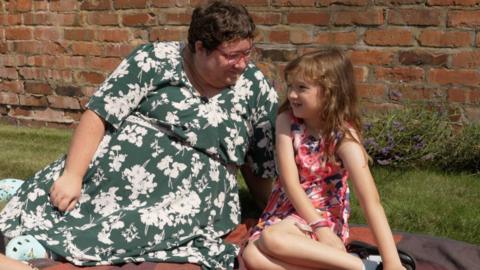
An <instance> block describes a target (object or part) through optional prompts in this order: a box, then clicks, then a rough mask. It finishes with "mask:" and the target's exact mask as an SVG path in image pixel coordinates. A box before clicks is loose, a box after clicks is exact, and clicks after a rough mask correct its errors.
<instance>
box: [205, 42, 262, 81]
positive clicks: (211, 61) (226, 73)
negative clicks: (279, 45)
mask: <svg viewBox="0 0 480 270" xmlns="http://www.w3.org/2000/svg"><path fill="white" fill-rule="evenodd" d="M252 47H253V41H252V40H251V39H238V40H234V41H231V42H224V43H222V44H220V45H219V46H218V48H216V49H214V50H213V51H211V52H207V50H206V49H205V48H204V47H203V46H201V45H199V46H197V47H196V50H197V52H196V57H197V60H198V63H199V64H200V65H201V67H199V70H198V71H199V73H200V74H201V76H202V77H203V79H204V80H205V81H206V82H207V83H209V84H210V85H211V86H214V87H217V88H224V87H227V86H229V85H233V84H235V82H236V81H237V79H238V78H239V77H240V75H241V74H242V73H243V71H244V70H245V68H246V67H247V65H248V62H249V59H250V54H251V51H252Z"/></svg>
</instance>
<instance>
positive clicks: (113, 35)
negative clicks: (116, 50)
mask: <svg viewBox="0 0 480 270" xmlns="http://www.w3.org/2000/svg"><path fill="white" fill-rule="evenodd" d="M96 34H97V38H96V40H99V41H106V42H126V41H128V40H129V39H130V38H129V34H130V32H129V31H128V30H121V29H109V30H97V31H96Z"/></svg>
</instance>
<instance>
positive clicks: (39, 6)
mask: <svg viewBox="0 0 480 270" xmlns="http://www.w3.org/2000/svg"><path fill="white" fill-rule="evenodd" d="M48 4H49V3H48V1H42V2H40V1H34V2H33V10H35V11H46V10H48Z"/></svg>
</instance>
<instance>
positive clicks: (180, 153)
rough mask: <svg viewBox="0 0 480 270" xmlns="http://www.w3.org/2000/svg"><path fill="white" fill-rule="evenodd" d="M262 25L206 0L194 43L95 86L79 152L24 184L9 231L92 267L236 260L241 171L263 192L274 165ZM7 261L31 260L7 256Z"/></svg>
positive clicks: (148, 53)
mask: <svg viewBox="0 0 480 270" xmlns="http://www.w3.org/2000/svg"><path fill="white" fill-rule="evenodd" d="M254 29H255V26H254V24H253V21H252V19H251V17H250V16H249V14H248V12H247V11H246V10H245V8H243V7H242V6H239V5H235V4H230V3H225V2H221V1H216V2H213V3H211V4H208V5H205V6H202V7H199V8H196V9H195V10H194V12H193V15H192V21H191V25H190V29H189V35H188V46H186V45H184V44H182V43H179V42H166V43H154V44H146V45H143V46H140V47H139V48H137V49H136V50H134V51H133V52H132V53H131V55H130V56H129V57H128V58H127V59H125V60H124V61H123V62H122V63H121V64H120V66H119V67H118V68H117V69H116V70H115V71H114V72H113V73H112V74H111V75H110V77H109V78H108V79H107V80H106V81H105V82H104V83H103V84H102V85H101V86H100V87H99V89H98V91H97V92H96V93H95V94H94V95H93V96H92V97H91V99H90V101H89V103H88V104H87V108H88V110H87V111H85V113H84V114H83V115H82V118H81V120H80V123H79V126H78V128H77V129H76V131H75V133H74V136H73V139H72V143H71V146H70V149H69V152H68V155H67V157H66V158H65V159H60V160H58V161H56V162H54V163H53V164H51V165H49V166H48V167H46V168H45V169H43V170H42V171H40V172H38V173H37V174H35V175H34V176H33V178H32V179H30V180H28V181H26V182H25V183H24V184H23V185H22V187H21V188H20V191H19V192H17V194H16V196H14V197H13V199H12V200H11V201H10V202H9V203H8V205H7V206H6V207H5V209H4V210H3V212H2V213H1V214H0V230H1V231H2V232H3V233H4V234H5V236H6V237H8V238H14V237H17V236H19V235H29V236H33V238H34V240H35V239H36V240H38V242H39V243H40V244H41V246H40V247H38V246H37V248H41V247H42V246H43V247H44V248H45V252H46V253H47V254H48V255H49V256H52V257H54V258H62V259H66V260H67V261H70V262H72V263H74V264H76V265H81V266H87V265H108V264H121V263H125V262H132V261H134V262H141V261H167V262H185V263H187V262H188V263H195V264H199V265H201V266H202V267H203V268H204V269H212V268H214V269H217V268H218V269H232V268H233V264H234V258H235V256H236V254H237V248H236V247H235V246H233V245H229V244H226V243H224V242H223V240H222V239H223V238H222V237H223V236H225V235H226V234H227V233H228V232H230V231H231V230H232V229H233V228H234V227H235V226H236V225H237V224H238V222H239V212H240V209H239V196H238V192H237V191H238V190H237V181H236V170H237V168H241V169H242V173H243V174H244V176H245V178H246V180H247V182H249V183H251V184H252V183H254V184H255V185H256V187H255V190H256V192H257V195H262V193H263V194H265V193H266V191H267V190H268V191H269V187H270V181H261V179H262V178H265V179H269V178H271V177H273V176H274V162H273V142H272V140H273V132H272V129H273V128H272V122H273V118H274V116H275V111H276V107H277V95H276V92H275V91H274V90H273V89H272V88H271V87H270V86H269V84H268V83H267V80H266V79H265V78H264V76H263V75H262V73H261V72H260V71H259V70H258V69H257V68H256V67H255V66H254V65H253V64H251V63H249V57H250V54H251V51H252V47H253V35H254ZM54 180H55V181H54ZM11 242H12V245H13V246H14V244H15V242H16V241H11ZM33 242H35V241H33ZM23 244H26V243H23ZM37 244H38V243H37ZM9 246H11V245H10V244H9V245H8V246H7V250H8V249H9ZM14 247H15V246H14ZM18 249H19V248H18ZM18 249H17V250H18ZM18 258H23V257H22V256H21V255H19V256H18ZM3 269H31V268H30V267H28V266H26V265H24V264H22V263H19V262H18V261H13V260H10V259H7V258H6V257H4V256H2V257H0V270H3Z"/></svg>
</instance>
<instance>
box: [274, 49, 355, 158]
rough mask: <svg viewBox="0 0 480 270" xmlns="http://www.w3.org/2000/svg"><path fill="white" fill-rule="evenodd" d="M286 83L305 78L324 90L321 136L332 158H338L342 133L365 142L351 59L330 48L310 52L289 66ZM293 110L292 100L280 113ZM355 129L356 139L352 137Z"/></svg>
mask: <svg viewBox="0 0 480 270" xmlns="http://www.w3.org/2000/svg"><path fill="white" fill-rule="evenodd" d="M284 75H285V80H286V81H287V82H290V81H291V80H293V78H302V79H305V80H306V81H308V82H310V83H313V84H317V85H319V86H320V87H321V88H322V95H321V96H322V98H321V99H322V102H323V104H322V109H321V112H320V114H319V115H318V119H319V121H321V122H322V124H323V126H322V129H321V135H322V137H323V138H324V139H325V149H327V151H328V153H327V155H328V157H329V159H331V158H334V155H335V151H336V149H333V145H334V143H335V139H336V135H337V134H338V132H340V134H342V136H343V138H345V135H348V136H347V138H348V139H352V140H354V141H356V142H358V143H360V141H361V121H360V116H359V113H358V109H357V91H356V87H355V78H354V76H353V66H352V63H351V62H350V59H349V58H348V57H347V56H346V55H345V54H344V53H343V52H342V51H340V50H339V49H336V48H330V49H326V50H319V51H313V52H309V53H306V54H304V55H302V56H300V57H298V58H296V59H294V60H293V61H291V62H290V63H288V65H287V66H286V67H285V72H284ZM287 110H291V107H290V102H289V101H288V99H286V100H285V101H284V103H283V104H282V105H281V106H280V108H279V110H278V113H281V112H284V111H287ZM352 129H353V130H354V131H355V132H356V134H355V135H356V136H354V134H352Z"/></svg>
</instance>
